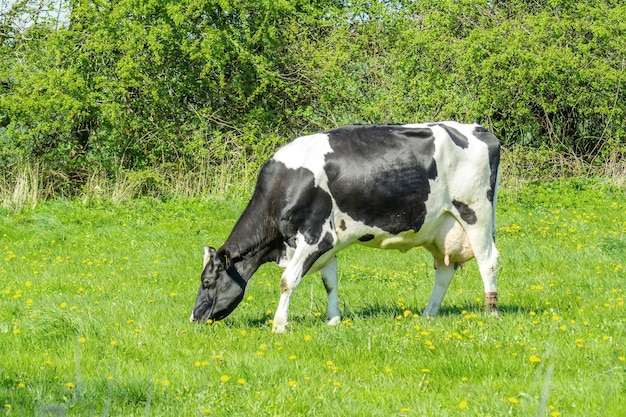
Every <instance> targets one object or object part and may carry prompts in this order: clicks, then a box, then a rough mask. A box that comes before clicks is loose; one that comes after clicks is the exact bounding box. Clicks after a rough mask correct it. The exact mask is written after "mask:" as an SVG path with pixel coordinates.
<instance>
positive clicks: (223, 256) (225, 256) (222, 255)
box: [217, 248, 231, 269]
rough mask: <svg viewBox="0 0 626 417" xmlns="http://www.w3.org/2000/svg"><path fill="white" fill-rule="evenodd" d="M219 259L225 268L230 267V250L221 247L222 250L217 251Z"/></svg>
mask: <svg viewBox="0 0 626 417" xmlns="http://www.w3.org/2000/svg"><path fill="white" fill-rule="evenodd" d="M217 259H219V260H220V262H221V263H222V265H223V266H224V269H228V268H230V259H231V258H230V252H229V251H228V249H224V248H221V249H220V250H218V251H217Z"/></svg>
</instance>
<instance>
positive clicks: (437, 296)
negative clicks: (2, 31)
mask: <svg viewBox="0 0 626 417" xmlns="http://www.w3.org/2000/svg"><path fill="white" fill-rule="evenodd" d="M435 262H436V265H437V266H436V269H435V286H434V287H433V292H432V294H431V295H430V300H429V301H428V305H427V306H426V308H425V309H424V312H423V313H422V315H423V316H429V317H432V316H434V315H436V314H437V312H438V311H439V307H441V303H442V302H443V297H444V296H445V295H446V292H447V291H448V287H449V286H450V282H452V277H453V276H454V271H455V269H456V267H455V265H446V263H445V262H444V261H443V260H440V261H435Z"/></svg>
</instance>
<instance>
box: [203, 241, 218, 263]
mask: <svg viewBox="0 0 626 417" xmlns="http://www.w3.org/2000/svg"><path fill="white" fill-rule="evenodd" d="M215 253H216V252H215V249H213V248H211V247H208V246H205V247H204V267H205V268H206V266H207V265H208V263H209V262H211V261H212V260H213V259H215Z"/></svg>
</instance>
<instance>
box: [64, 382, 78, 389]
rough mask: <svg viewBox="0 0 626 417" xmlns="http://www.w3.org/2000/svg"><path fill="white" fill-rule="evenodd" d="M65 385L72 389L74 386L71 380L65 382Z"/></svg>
mask: <svg viewBox="0 0 626 417" xmlns="http://www.w3.org/2000/svg"><path fill="white" fill-rule="evenodd" d="M65 386H66V387H67V388H68V389H74V388H76V385H74V383H73V382H67V383H66V384H65Z"/></svg>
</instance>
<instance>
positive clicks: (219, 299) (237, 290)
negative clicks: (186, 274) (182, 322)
mask: <svg viewBox="0 0 626 417" xmlns="http://www.w3.org/2000/svg"><path fill="white" fill-rule="evenodd" d="M245 289H246V282H245V281H244V279H243V278H242V277H241V275H239V273H238V272H237V270H236V269H235V268H234V267H233V265H232V264H231V259H230V254H229V253H228V251H227V250H224V249H220V250H218V251H216V250H215V249H213V248H209V247H206V246H205V247H204V269H203V271H202V276H201V278H200V288H199V289H198V296H197V297H196V305H195V306H194V308H193V312H192V313H191V317H190V321H192V322H194V321H202V322H206V321H209V320H221V319H223V318H224V317H226V316H228V315H229V314H230V313H232V311H233V310H234V309H235V307H237V305H239V303H240V302H241V300H242V299H243V295H244V292H245Z"/></svg>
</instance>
